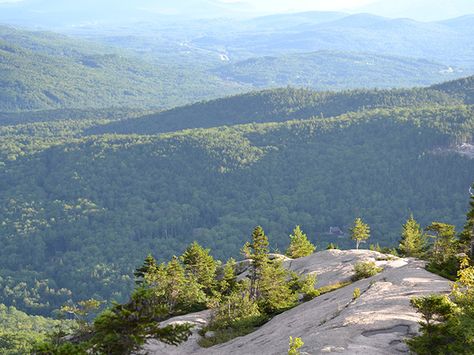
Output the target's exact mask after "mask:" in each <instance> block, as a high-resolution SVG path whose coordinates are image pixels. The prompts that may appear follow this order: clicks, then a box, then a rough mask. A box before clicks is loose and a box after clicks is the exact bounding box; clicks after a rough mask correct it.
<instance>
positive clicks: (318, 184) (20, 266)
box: [0, 91, 474, 314]
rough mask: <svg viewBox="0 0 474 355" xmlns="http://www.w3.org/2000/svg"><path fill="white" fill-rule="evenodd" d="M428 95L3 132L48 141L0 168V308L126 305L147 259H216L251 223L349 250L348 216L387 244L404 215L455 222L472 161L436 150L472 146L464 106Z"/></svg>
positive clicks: (278, 236)
mask: <svg viewBox="0 0 474 355" xmlns="http://www.w3.org/2000/svg"><path fill="white" fill-rule="evenodd" d="M303 92H304V91H303ZM423 95H425V94H423ZM433 95H434V97H435V98H436V100H438V99H439V101H438V102H437V101H436V100H434V102H433V104H432V105H428V99H426V100H425V102H426V103H423V104H422V105H421V106H420V105H414V106H412V107H392V108H375V109H370V110H369V109H365V110H364V109H362V108H361V109H360V110H359V111H356V112H347V113H343V114H342V115H339V116H335V117H327V118H324V117H321V116H320V115H317V116H316V117H313V118H310V119H306V120H302V119H300V120H288V121H284V122H268V123H247V124H243V125H236V126H221V127H216V128H197V129H189V130H183V131H180V132H171V133H165V134H158V135H137V134H132V135H112V134H107V135H95V136H86V137H82V136H81V135H80V134H79V135H77V134H76V133H74V132H75V131H74V130H78V131H79V132H80V127H76V126H77V124H76V123H75V122H72V124H73V125H74V130H72V131H71V133H70V135H67V134H66V135H64V136H63V137H61V136H60V132H61V130H64V127H69V126H68V124H69V125H70V124H71V123H67V122H53V123H50V125H53V126H54V127H57V128H56V129H57V130H59V131H54V130H53V131H51V130H50V129H48V125H49V123H41V125H42V127H43V128H42V129H39V126H38V125H40V124H31V125H29V126H28V125H27V126H25V127H22V128H21V127H19V128H21V129H20V130H19V131H18V130H15V129H13V127H10V128H9V129H5V133H4V134H5V135H6V137H9V136H11V137H13V138H14V139H13V140H12V141H11V142H12V143H10V144H11V147H9V148H8V149H10V150H11V151H12V152H15V150H16V149H21V144H23V143H24V142H25V139H26V138H25V137H26V136H21V134H24V133H21V132H30V133H32V132H36V134H38V138H41V137H43V138H41V139H39V142H41V144H39V145H38V146H35V143H34V142H33V143H32V147H31V149H30V150H28V151H26V152H25V153H24V154H21V155H18V154H17V155H15V154H14V153H12V154H13V155H12V156H10V157H8V156H7V157H3V164H2V165H1V166H0V177H1V179H0V191H1V193H0V201H1V206H2V207H1V208H0V219H1V220H2V223H1V225H0V232H1V235H2V236H3V241H4V247H3V248H2V251H1V253H2V255H1V260H2V264H1V267H2V271H1V278H0V283H1V286H2V288H4V289H5V290H8V292H7V293H5V294H4V296H3V297H2V299H1V302H3V303H5V304H7V305H15V306H16V307H18V308H20V309H22V310H27V311H28V312H32V313H37V314H49V312H50V311H51V310H52V309H54V308H56V307H58V306H59V305H61V304H62V303H63V302H64V301H66V300H67V299H70V298H72V299H84V298H87V297H90V296H91V295H95V296H97V297H99V298H101V299H119V300H121V299H124V297H126V295H127V294H128V293H129V292H130V287H131V279H130V276H129V275H130V273H131V270H133V267H135V266H136V265H137V263H139V261H140V260H141V259H143V257H144V256H145V255H146V254H147V253H148V252H152V253H153V254H155V255H156V256H157V257H158V258H160V259H161V258H169V257H171V256H172V255H176V254H179V253H180V252H181V251H182V249H183V248H184V246H185V245H187V244H188V243H190V242H191V241H193V240H197V241H199V242H200V243H202V244H203V245H205V246H206V247H211V248H212V249H213V251H214V253H215V255H216V256H217V257H219V258H224V257H228V256H231V255H236V254H237V253H238V251H239V249H240V247H241V245H242V238H243V236H245V235H246V233H247V232H248V230H249V229H250V228H252V227H253V226H254V225H256V224H261V225H263V226H265V228H266V230H268V232H269V234H270V235H271V236H272V241H273V244H272V247H273V248H282V247H284V246H285V245H286V239H287V237H286V236H287V235H288V233H289V231H288V228H289V226H291V225H295V224H301V225H302V226H303V227H304V228H305V230H307V231H308V234H309V235H310V238H311V240H312V241H313V242H314V243H316V244H318V245H319V246H320V247H322V246H325V245H326V244H327V243H329V242H337V243H338V244H340V245H341V246H347V245H349V243H350V241H349V240H348V239H347V240H346V239H340V238H338V237H337V236H334V235H331V234H329V233H328V230H329V228H330V227H331V226H338V227H340V228H341V229H342V230H347V228H348V226H349V225H350V223H351V221H352V220H353V218H354V217H355V216H357V215H359V216H363V217H365V218H366V219H367V220H368V222H369V223H370V224H371V226H372V236H373V242H379V243H381V244H384V245H387V246H389V245H393V243H394V242H395V241H396V240H398V238H399V236H398V234H399V228H400V225H401V223H402V222H403V221H404V220H405V219H406V217H407V215H409V214H410V213H414V214H415V215H417V216H419V218H420V221H421V223H429V222H430V221H433V220H443V219H446V218H449V220H450V221H452V222H453V223H454V224H456V225H458V226H461V225H462V224H463V221H464V212H465V202H466V201H465V194H466V189H467V186H469V185H470V184H471V183H472V181H471V180H472V171H474V160H469V159H466V158H465V157H463V156H461V155H456V154H442V155H440V154H432V152H433V150H434V149H436V148H439V147H449V146H451V145H452V144H455V143H456V142H464V141H469V140H470V139H472V132H473V124H474V123H473V116H474V115H473V108H472V106H470V105H465V104H463V100H462V99H459V98H456V99H452V97H451V96H448V95H446V94H444V93H439V92H435V93H434V94H433ZM407 100H409V101H410V102H411V101H412V100H411V99H409V97H407ZM278 102H279V101H278V100H277V101H275V104H277V103H278ZM369 103H370V101H369ZM441 103H444V104H441ZM199 105H203V104H199ZM354 105H357V102H356V104H354ZM358 105H359V106H358V107H361V106H363V105H361V104H358ZM243 109H244V110H245V109H248V107H246V106H243ZM255 109H257V110H258V109H260V110H261V112H269V113H268V117H270V115H271V112H276V111H277V110H276V109H275V110H273V107H272V105H270V104H269V105H268V106H264V105H263V103H262V107H261V108H259V107H258V106H256V107H254V110H255ZM277 109H278V110H281V108H278V107H277ZM272 110H273V111H272ZM219 112H220V111H219ZM309 112H311V111H309ZM275 117H277V116H275ZM269 119H270V118H269ZM59 124H63V125H65V126H64V127H63V128H60V127H61V126H58V125H59ZM53 126H51V127H53ZM85 126H86V128H87V124H85ZM33 127H35V128H36V129H37V131H35V130H31V128H33ZM19 128H18V129H19ZM9 130H10V131H9ZM8 132H10V133H8ZM15 132H16V133H15ZM51 132H56V133H54V134H53V135H51ZM17 134H19V135H17ZM42 135H44V136H42ZM55 135H56V136H57V137H59V138H55ZM15 137H16V138H15ZM22 137H23V138H22ZM407 167H412V168H407ZM426 181H430V184H426ZM445 181H450V184H446V183H445ZM387 192H390V199H387V198H384V196H385V195H386V194H387ZM20 270H21V271H20ZM40 270H41V271H40Z"/></svg>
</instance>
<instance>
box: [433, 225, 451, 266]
mask: <svg viewBox="0 0 474 355" xmlns="http://www.w3.org/2000/svg"><path fill="white" fill-rule="evenodd" d="M426 230H427V231H429V232H433V233H432V234H430V235H429V237H431V238H433V239H434V244H433V248H432V251H431V258H430V260H431V262H433V263H435V264H438V265H442V264H444V263H446V262H447V261H448V260H449V259H451V258H452V257H453V256H454V255H455V254H456V252H457V249H458V241H457V239H456V229H455V227H454V226H453V225H451V224H446V223H441V222H433V223H431V224H430V225H429V226H428V227H426Z"/></svg>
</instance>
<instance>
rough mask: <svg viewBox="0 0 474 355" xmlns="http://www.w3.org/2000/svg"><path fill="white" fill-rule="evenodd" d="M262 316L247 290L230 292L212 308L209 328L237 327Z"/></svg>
mask: <svg viewBox="0 0 474 355" xmlns="http://www.w3.org/2000/svg"><path fill="white" fill-rule="evenodd" d="M261 316H262V313H261V312H260V309H259V307H258V305H257V303H256V302H255V301H254V300H252V299H251V298H250V295H249V293H248V292H247V291H244V290H240V291H235V292H233V293H231V294H230V295H229V296H228V297H226V298H225V299H224V300H223V301H222V302H221V303H219V304H218V306H217V307H215V308H214V309H213V313H212V321H211V327H210V328H211V329H219V328H226V327H239V326H242V324H243V323H246V322H253V321H254V320H255V319H258V318H260V317H261Z"/></svg>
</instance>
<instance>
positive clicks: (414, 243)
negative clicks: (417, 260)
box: [399, 215, 426, 257]
mask: <svg viewBox="0 0 474 355" xmlns="http://www.w3.org/2000/svg"><path fill="white" fill-rule="evenodd" d="M425 245H426V240H425V235H424V233H423V231H422V230H421V228H420V225H419V224H418V223H417V222H416V220H415V218H413V215H411V216H410V218H409V219H408V220H407V221H406V223H405V224H404V225H403V231H402V238H401V241H400V245H399V249H400V251H401V253H402V255H404V256H411V257H421V256H422V255H423V251H424V249H425Z"/></svg>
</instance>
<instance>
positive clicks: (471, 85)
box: [88, 76, 474, 134]
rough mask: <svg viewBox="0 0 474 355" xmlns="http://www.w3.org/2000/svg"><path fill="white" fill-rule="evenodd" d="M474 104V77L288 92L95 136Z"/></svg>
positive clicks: (210, 104)
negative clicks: (412, 85) (392, 86)
mask: <svg viewBox="0 0 474 355" xmlns="http://www.w3.org/2000/svg"><path fill="white" fill-rule="evenodd" d="M473 102H474V76H473V77H468V78H464V79H459V80H455V81H450V82H446V83H443V84H440V85H436V86H432V87H428V88H414V89H392V90H387V89H386V90H346V91H339V92H317V91H312V90H308V89H296V88H291V87H288V88H284V89H273V90H263V91H256V92H251V93H247V94H242V95H236V96H231V97H226V98H222V99H217V100H211V101H203V102H199V103H196V104H192V105H187V106H183V107H178V108H174V109H171V110H168V111H164V112H160V113H158V114H152V115H147V116H144V117H142V118H137V119H130V120H122V121H121V122H113V123H110V124H108V125H104V126H99V127H96V128H92V129H91V130H89V131H88V132H89V133H91V134H103V133H121V134H123V133H125V134H129V133H138V134H156V133H162V132H171V131H176V130H181V129H188V128H207V127H217V126H223V125H235V124H243V123H263V122H277V121H286V120H291V119H308V118H311V117H333V116H338V115H341V114H344V113H346V112H356V111H363V110H369V109H374V108H391V107H421V106H432V105H442V106H453V105H461V104H472V103H473Z"/></svg>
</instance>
